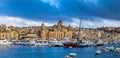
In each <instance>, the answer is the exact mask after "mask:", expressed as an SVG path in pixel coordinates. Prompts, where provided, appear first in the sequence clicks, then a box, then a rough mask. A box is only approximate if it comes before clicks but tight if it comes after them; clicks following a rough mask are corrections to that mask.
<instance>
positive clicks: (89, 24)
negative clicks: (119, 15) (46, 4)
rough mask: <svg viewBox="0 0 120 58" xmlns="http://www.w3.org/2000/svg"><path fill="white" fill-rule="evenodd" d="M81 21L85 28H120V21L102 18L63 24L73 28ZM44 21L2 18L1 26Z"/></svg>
mask: <svg viewBox="0 0 120 58" xmlns="http://www.w3.org/2000/svg"><path fill="white" fill-rule="evenodd" d="M80 20H82V24H81V27H85V28H97V27H102V26H104V27H119V26H120V23H119V22H120V21H115V20H110V19H102V18H94V20H97V21H90V20H84V19H78V18H72V22H63V24H64V25H67V26H68V25H69V24H70V25H72V26H73V27H79V24H80ZM41 23H42V21H33V20H28V19H24V18H19V17H10V16H0V24H6V25H7V26H10V25H13V26H19V27H21V26H40V25H41ZM44 23H45V25H46V26H53V25H54V24H56V23H57V22H56V23H48V22H44Z"/></svg>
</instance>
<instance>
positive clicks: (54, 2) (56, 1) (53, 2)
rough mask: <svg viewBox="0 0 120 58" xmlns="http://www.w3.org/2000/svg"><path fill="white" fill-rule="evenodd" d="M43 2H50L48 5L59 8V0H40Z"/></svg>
mask: <svg viewBox="0 0 120 58" xmlns="http://www.w3.org/2000/svg"><path fill="white" fill-rule="evenodd" d="M42 1H43V2H44V3H48V4H50V6H53V7H55V8H59V7H60V2H59V1H60V0H42Z"/></svg>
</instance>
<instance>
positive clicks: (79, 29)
mask: <svg viewBox="0 0 120 58" xmlns="http://www.w3.org/2000/svg"><path fill="white" fill-rule="evenodd" d="M80 28H81V20H80V24H79V39H81V37H80V33H81V30H80Z"/></svg>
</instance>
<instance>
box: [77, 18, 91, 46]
mask: <svg viewBox="0 0 120 58" xmlns="http://www.w3.org/2000/svg"><path fill="white" fill-rule="evenodd" d="M81 23H82V21H81V20H80V24H79V38H78V39H77V41H78V42H77V45H76V47H88V46H89V43H88V42H87V41H83V40H82V39H81V37H80V34H81V33H80V32H81V30H80V28H81Z"/></svg>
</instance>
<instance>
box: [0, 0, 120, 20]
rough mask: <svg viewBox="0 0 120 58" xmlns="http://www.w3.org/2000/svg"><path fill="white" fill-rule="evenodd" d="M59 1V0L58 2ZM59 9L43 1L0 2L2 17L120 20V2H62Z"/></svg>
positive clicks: (4, 0) (110, 0) (11, 0)
mask: <svg viewBox="0 0 120 58" xmlns="http://www.w3.org/2000/svg"><path fill="white" fill-rule="evenodd" d="M58 1H59V0H58ZM59 2H60V5H59V8H55V7H53V6H51V5H50V4H49V3H44V2H42V1H41V0H0V15H8V16H17V17H23V18H29V19H36V20H39V19H45V20H44V21H47V20H50V21H54V20H56V19H57V20H58V19H59V18H60V17H62V18H64V19H65V20H66V21H69V20H70V18H72V17H76V18H80V17H85V18H92V17H100V18H106V19H115V20H119V18H120V0H98V1H97V2H96V3H94V0H91V2H90V0H89V1H87V0H86V1H85V0H60V1H59Z"/></svg>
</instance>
